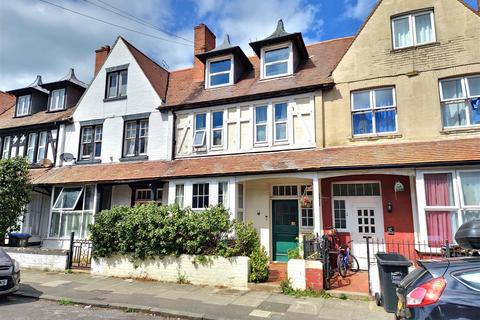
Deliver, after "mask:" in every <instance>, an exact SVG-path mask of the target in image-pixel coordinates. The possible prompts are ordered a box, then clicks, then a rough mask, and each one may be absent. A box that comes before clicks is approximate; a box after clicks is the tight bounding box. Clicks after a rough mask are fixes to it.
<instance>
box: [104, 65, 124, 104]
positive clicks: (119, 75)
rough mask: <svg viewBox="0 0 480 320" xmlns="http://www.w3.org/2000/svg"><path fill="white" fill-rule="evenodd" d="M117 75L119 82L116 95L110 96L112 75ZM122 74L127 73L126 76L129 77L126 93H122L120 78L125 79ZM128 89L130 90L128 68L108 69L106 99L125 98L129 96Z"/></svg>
mask: <svg viewBox="0 0 480 320" xmlns="http://www.w3.org/2000/svg"><path fill="white" fill-rule="evenodd" d="M114 74H115V75H116V76H117V84H116V86H115V95H112V96H110V83H111V76H112V75H114ZM121 74H125V77H126V78H127V84H126V88H125V94H124V95H122V94H121V92H120V87H121V85H120V80H121V79H123V76H121ZM127 91H128V68H124V69H123V68H122V69H120V70H113V71H108V72H107V74H106V85H105V99H106V100H115V99H123V98H126V97H127Z"/></svg>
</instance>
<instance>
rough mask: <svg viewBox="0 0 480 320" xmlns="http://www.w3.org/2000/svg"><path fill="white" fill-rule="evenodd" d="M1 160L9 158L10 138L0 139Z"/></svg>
mask: <svg viewBox="0 0 480 320" xmlns="http://www.w3.org/2000/svg"><path fill="white" fill-rule="evenodd" d="M2 140H3V141H2V142H3V144H2V159H8V158H10V152H11V146H12V137H11V136H4V137H3V138H2Z"/></svg>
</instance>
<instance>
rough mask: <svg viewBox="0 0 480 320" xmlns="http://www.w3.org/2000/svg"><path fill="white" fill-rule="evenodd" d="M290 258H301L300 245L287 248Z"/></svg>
mask: <svg viewBox="0 0 480 320" xmlns="http://www.w3.org/2000/svg"><path fill="white" fill-rule="evenodd" d="M287 256H288V260H290V259H301V256H300V247H296V248H293V249H288V250H287Z"/></svg>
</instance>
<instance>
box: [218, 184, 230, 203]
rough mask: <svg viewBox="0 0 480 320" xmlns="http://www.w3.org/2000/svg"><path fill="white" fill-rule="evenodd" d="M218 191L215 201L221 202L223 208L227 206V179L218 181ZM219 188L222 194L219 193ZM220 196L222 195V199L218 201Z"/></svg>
mask: <svg viewBox="0 0 480 320" xmlns="http://www.w3.org/2000/svg"><path fill="white" fill-rule="evenodd" d="M217 185H218V192H217V203H218V204H220V203H221V204H223V206H224V207H225V208H228V207H229V183H228V181H218V182H217ZM223 186H225V188H223ZM220 190H221V191H222V194H221V195H220ZM220 197H222V201H220Z"/></svg>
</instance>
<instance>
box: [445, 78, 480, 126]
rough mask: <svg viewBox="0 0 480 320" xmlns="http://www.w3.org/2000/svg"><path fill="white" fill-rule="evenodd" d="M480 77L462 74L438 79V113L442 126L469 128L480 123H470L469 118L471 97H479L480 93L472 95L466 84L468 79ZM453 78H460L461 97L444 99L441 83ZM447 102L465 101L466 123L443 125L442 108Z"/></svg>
mask: <svg viewBox="0 0 480 320" xmlns="http://www.w3.org/2000/svg"><path fill="white" fill-rule="evenodd" d="M477 77H480V73H479V74H473V75H468V76H463V77H453V78H445V79H441V80H439V81H438V89H439V92H440V113H441V116H442V128H444V129H461V128H471V127H479V126H480V124H472V123H471V118H470V116H471V115H470V112H471V110H470V108H471V106H470V101H471V100H472V99H476V98H480V95H472V94H471V92H470V86H469V85H468V81H469V79H470V78H477ZM454 80H460V82H461V85H462V97H461V98H451V99H445V98H444V96H443V83H444V82H447V81H454ZM449 103H465V104H466V106H467V107H466V115H465V117H466V121H467V124H466V125H459V126H445V124H444V123H443V108H444V107H445V106H446V105H448V104H449Z"/></svg>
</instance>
